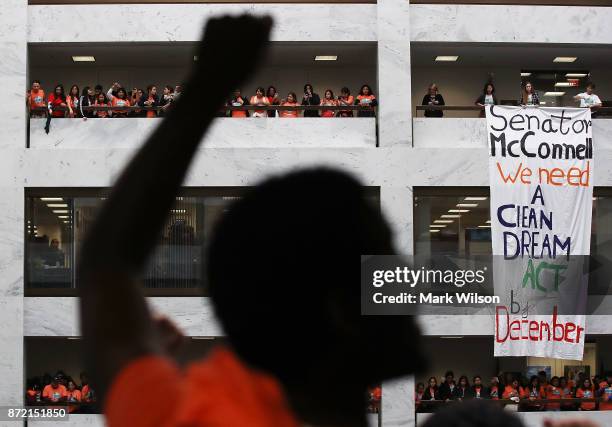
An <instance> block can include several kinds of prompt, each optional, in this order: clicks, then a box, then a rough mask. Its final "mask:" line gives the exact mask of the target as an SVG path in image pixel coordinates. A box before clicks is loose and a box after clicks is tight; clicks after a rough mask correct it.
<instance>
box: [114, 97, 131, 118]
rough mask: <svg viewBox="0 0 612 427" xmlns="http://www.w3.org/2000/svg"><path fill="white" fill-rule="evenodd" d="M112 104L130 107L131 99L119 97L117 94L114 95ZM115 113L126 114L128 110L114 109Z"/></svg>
mask: <svg viewBox="0 0 612 427" xmlns="http://www.w3.org/2000/svg"><path fill="white" fill-rule="evenodd" d="M111 105H112V106H113V107H129V106H130V105H131V104H130V100H129V99H119V98H117V97H116V96H113V100H112V101H111ZM113 112H114V113H119V114H126V113H127V112H128V111H127V110H113Z"/></svg>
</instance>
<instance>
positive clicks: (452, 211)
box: [448, 209, 470, 213]
mask: <svg viewBox="0 0 612 427" xmlns="http://www.w3.org/2000/svg"><path fill="white" fill-rule="evenodd" d="M448 211H449V212H450V213H466V212H469V211H470V210H469V209H449V210H448Z"/></svg>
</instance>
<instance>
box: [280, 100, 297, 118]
mask: <svg viewBox="0 0 612 427" xmlns="http://www.w3.org/2000/svg"><path fill="white" fill-rule="evenodd" d="M298 105H299V104H298V103H297V102H283V103H282V104H281V106H283V107H297V106H298ZM278 115H279V117H292V118H296V117H297V116H298V112H297V110H281V111H279V114H278Z"/></svg>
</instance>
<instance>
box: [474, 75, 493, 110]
mask: <svg viewBox="0 0 612 427" xmlns="http://www.w3.org/2000/svg"><path fill="white" fill-rule="evenodd" d="M474 104H476V105H478V106H479V107H480V108H482V111H480V117H484V116H485V112H484V109H485V107H486V106H488V105H497V104H498V102H497V97H496V96H495V86H494V85H493V83H490V82H489V83H487V84H485V86H484V89H483V90H482V93H481V94H480V96H479V97H478V98H477V99H476V102H474Z"/></svg>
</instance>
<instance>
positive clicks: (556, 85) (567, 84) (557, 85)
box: [555, 82, 573, 87]
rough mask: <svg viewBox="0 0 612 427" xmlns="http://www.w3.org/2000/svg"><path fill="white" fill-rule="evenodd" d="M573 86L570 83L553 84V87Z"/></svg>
mask: <svg viewBox="0 0 612 427" xmlns="http://www.w3.org/2000/svg"><path fill="white" fill-rule="evenodd" d="M571 86H573V84H572V83H571V82H557V83H555V87H571Z"/></svg>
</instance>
